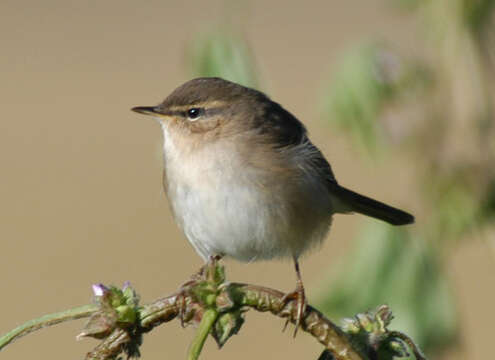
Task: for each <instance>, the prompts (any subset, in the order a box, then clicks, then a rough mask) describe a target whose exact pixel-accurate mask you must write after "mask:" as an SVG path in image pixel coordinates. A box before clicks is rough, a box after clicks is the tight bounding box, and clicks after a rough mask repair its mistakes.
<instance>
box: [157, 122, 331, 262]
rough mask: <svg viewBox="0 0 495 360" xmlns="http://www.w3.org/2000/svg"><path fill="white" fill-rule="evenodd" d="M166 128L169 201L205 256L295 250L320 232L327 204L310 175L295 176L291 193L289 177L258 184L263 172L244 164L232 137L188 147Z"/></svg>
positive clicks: (250, 256) (326, 221)
mask: <svg viewBox="0 0 495 360" xmlns="http://www.w3.org/2000/svg"><path fill="white" fill-rule="evenodd" d="M163 129H164V131H163V132H164V160H165V181H166V182H167V188H168V197H169V201H170V203H171V206H172V210H173V212H174V215H175V217H176V220H177V222H178V224H179V225H180V227H181V228H182V230H183V231H184V233H185V235H186V237H187V239H188V240H189V242H190V243H191V244H192V245H193V247H194V248H195V250H196V251H197V252H198V253H199V254H200V255H201V256H202V257H203V259H205V260H207V259H208V258H209V256H212V255H216V254H224V255H227V256H231V257H233V258H236V259H238V260H241V261H253V260H257V259H270V258H273V257H283V256H291V257H298V256H299V255H300V254H301V253H302V252H304V251H305V250H306V249H308V248H310V247H311V246H312V245H314V244H316V243H319V242H321V240H322V239H323V238H324V236H325V234H326V233H327V231H328V228H329V226H330V222H331V204H330V203H329V201H330V200H329V197H328V196H327V195H326V190H325V189H323V188H322V185H321V184H320V183H319V182H318V181H315V179H313V178H312V177H311V176H310V175H309V174H308V177H307V179H305V180H301V179H299V180H297V184H298V185H297V187H298V188H297V191H295V192H294V182H295V181H296V180H294V179H292V180H291V179H288V180H284V181H291V183H290V184H287V183H284V182H280V183H278V184H276V185H273V186H271V188H270V189H262V188H260V186H259V183H260V181H259V180H260V179H259V176H265V175H264V174H263V173H260V172H259V171H255V169H249V168H246V166H245V163H243V162H242V161H241V160H240V159H239V154H238V153H236V150H235V146H234V145H233V144H229V143H228V142H223V143H220V142H216V143H212V144H209V145H208V146H206V147H204V148H202V149H201V150H197V151H193V152H187V153H186V152H185V151H181V150H180V149H179V146H177V145H178V144H176V143H175V139H174V138H173V137H171V136H170V134H169V133H168V131H167V129H166V127H164V128H163ZM299 188H300V189H299ZM288 189H291V190H290V191H289V190H288Z"/></svg>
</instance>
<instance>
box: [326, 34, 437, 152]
mask: <svg viewBox="0 0 495 360" xmlns="http://www.w3.org/2000/svg"><path fill="white" fill-rule="evenodd" d="M428 83H429V78H428V73H427V71H426V70H425V69H424V68H423V67H421V66H420V65H419V64H418V63H415V62H413V61H409V62H407V63H406V62H405V61H403V59H401V58H400V57H399V56H398V55H397V54H395V53H394V52H392V51H390V50H389V49H387V47H386V46H385V45H383V44H364V45H360V46H356V47H353V48H352V49H351V50H349V51H348V52H346V53H344V55H343V56H342V59H341V61H340V62H339V64H338V66H337V69H336V70H335V71H334V72H333V77H332V78H331V80H330V81H329V87H328V90H327V92H326V93H325V94H324V100H323V111H324V113H325V117H326V118H327V119H328V120H329V121H331V122H332V123H333V124H334V125H336V126H337V127H339V128H340V130H342V131H344V132H345V133H346V134H347V135H348V136H350V137H351V138H352V139H353V140H354V141H355V142H356V143H357V144H358V145H360V146H361V147H362V148H363V149H364V153H365V154H369V155H370V156H376V155H379V153H378V152H379V151H381V150H383V149H384V147H385V145H387V144H388V143H389V139H388V137H389V136H390V134H389V133H388V132H387V129H386V128H385V127H384V126H383V124H382V123H381V122H380V121H377V119H379V117H380V115H381V114H382V113H383V111H384V109H385V108H386V107H387V106H388V105H389V104H390V103H391V102H394V101H397V100H400V99H401V98H402V97H403V96H404V95H405V94H410V93H411V92H412V91H417V90H418V89H422V88H423V87H424V86H426V85H427V84H428Z"/></svg>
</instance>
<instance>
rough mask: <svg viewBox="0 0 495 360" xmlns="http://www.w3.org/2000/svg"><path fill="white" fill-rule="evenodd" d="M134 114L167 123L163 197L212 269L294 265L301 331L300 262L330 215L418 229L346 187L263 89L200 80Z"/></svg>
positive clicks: (318, 238) (322, 233)
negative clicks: (215, 265) (239, 264)
mask: <svg viewBox="0 0 495 360" xmlns="http://www.w3.org/2000/svg"><path fill="white" fill-rule="evenodd" d="M132 110H133V111H136V112H138V113H141V114H146V115H151V116H153V117H154V118H156V119H157V120H158V121H159V123H160V124H161V127H162V130H163V138H164V139H163V140H164V145H163V151H164V171H165V174H164V186H165V191H166V193H167V196H168V199H169V201H170V205H171V208H172V212H173V214H174V216H175V220H176V221H177V223H178V224H179V226H180V227H181V228H182V230H183V231H184V234H185V235H186V237H187V239H188V240H189V242H190V243H191V244H192V246H193V247H194V249H195V250H196V251H197V252H198V253H199V255H200V256H201V257H202V258H203V259H204V260H205V261H206V262H208V261H209V260H210V259H212V258H214V257H217V256H220V257H221V256H230V257H232V258H234V259H237V260H240V261H246V262H251V261H255V260H266V259H272V258H281V257H290V258H292V259H293V260H294V263H295V269H296V275H297V283H296V290H295V291H294V292H292V293H290V294H288V295H287V296H286V300H289V299H295V300H296V301H297V309H298V311H297V318H296V325H299V323H300V320H301V317H302V315H303V312H304V310H305V306H306V300H305V294H304V287H303V283H302V280H301V275H300V271H299V263H298V259H299V257H300V256H301V255H302V254H303V253H304V252H306V251H307V250H309V249H310V248H312V247H315V246H317V245H319V244H320V243H321V242H322V241H323V239H324V238H325V236H326V234H327V232H328V231H329V228H330V224H331V222H332V215H333V214H335V213H352V212H358V213H361V214H364V215H368V216H371V217H374V218H377V219H380V220H383V221H386V222H388V223H390V224H392V225H404V224H410V223H412V222H414V217H413V216H412V215H410V214H408V213H406V212H404V211H402V210H399V209H396V208H393V207H391V206H389V205H385V204H383V203H381V202H378V201H376V200H373V199H370V198H368V197H366V196H363V195H360V194H358V193H355V192H354V191H351V190H348V189H346V188H344V187H342V186H340V185H339V184H338V183H337V181H336V180H335V177H334V175H333V172H332V169H331V167H330V165H329V164H328V162H327V161H326V160H325V158H324V157H323V155H322V153H321V152H320V150H318V148H317V147H316V146H314V145H313V144H312V143H311V141H310V140H309V138H308V135H307V132H306V129H305V127H304V125H303V124H302V123H301V122H300V121H299V120H297V119H296V118H295V117H294V116H293V115H292V114H291V113H289V112H288V111H287V110H285V109H284V108H283V107H282V106H280V105H279V104H278V103H276V102H273V101H272V100H270V98H269V97H268V96H266V95H265V94H263V93H261V92H259V91H257V90H254V89H250V88H247V87H244V86H241V85H238V84H235V83H232V82H229V81H226V80H223V79H220V78H198V79H193V80H191V81H188V82H186V83H185V84H183V85H182V86H180V87H179V88H177V89H176V90H175V91H174V92H172V94H170V95H169V96H168V97H167V98H166V99H165V100H164V101H163V102H162V103H161V104H159V105H157V106H149V107H148V106H139V107H135V108H133V109H132ZM297 328H298V327H297V326H296V330H297Z"/></svg>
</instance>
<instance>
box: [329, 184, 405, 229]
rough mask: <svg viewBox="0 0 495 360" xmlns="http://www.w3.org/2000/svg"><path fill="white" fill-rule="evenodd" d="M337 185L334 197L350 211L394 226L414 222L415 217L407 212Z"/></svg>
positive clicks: (333, 189) (333, 193)
mask: <svg viewBox="0 0 495 360" xmlns="http://www.w3.org/2000/svg"><path fill="white" fill-rule="evenodd" d="M335 185H336V186H335V187H332V195H333V196H335V197H336V198H337V199H338V200H339V201H340V202H341V203H342V204H343V205H344V206H345V207H346V208H348V209H349V211H355V212H358V213H360V214H363V215H367V216H371V217H374V218H376V219H380V220H383V221H386V222H388V223H389V224H392V225H406V224H412V223H413V222H414V216H412V215H411V214H409V213H407V212H405V211H402V210H399V209H396V208H394V207H392V206H389V205H387V204H384V203H382V202H380V201H377V200H373V199H371V198H369V197H367V196H364V195H361V194H358V193H356V192H354V191H352V190H349V189H346V188H344V187H342V186H340V185H337V184H335Z"/></svg>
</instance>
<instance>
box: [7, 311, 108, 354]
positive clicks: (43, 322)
mask: <svg viewBox="0 0 495 360" xmlns="http://www.w3.org/2000/svg"><path fill="white" fill-rule="evenodd" d="M98 308H99V307H98V305H84V306H80V307H77V308H73V309H69V310H65V311H61V312H58V313H54V314H48V315H44V316H41V317H39V318H37V319H33V320H29V321H27V322H25V323H24V324H22V325H20V326H18V327H16V328H15V329H13V330H12V331H9V332H8V333H7V334H5V335H4V336H2V337H0V350H1V349H2V348H4V347H5V346H7V345H8V344H10V343H11V342H13V341H14V340H16V339H18V338H20V337H22V336H24V335H27V334H29V333H31V332H33V331H36V330H39V329H41V328H44V327H48V326H51V325H55V324H59V323H61V322H64V321H69V320H76V319H81V318H86V317H88V316H91V314H93V313H95V312H96V311H97V310H98Z"/></svg>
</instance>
